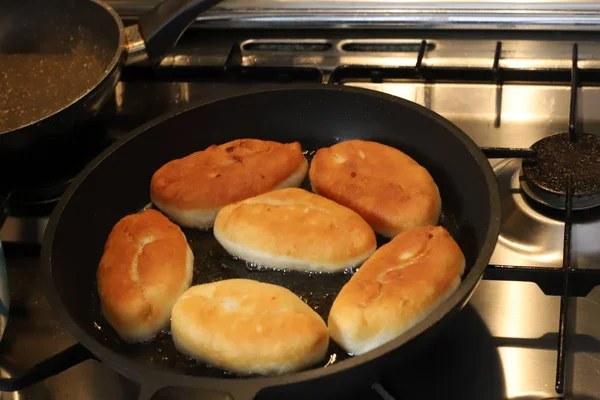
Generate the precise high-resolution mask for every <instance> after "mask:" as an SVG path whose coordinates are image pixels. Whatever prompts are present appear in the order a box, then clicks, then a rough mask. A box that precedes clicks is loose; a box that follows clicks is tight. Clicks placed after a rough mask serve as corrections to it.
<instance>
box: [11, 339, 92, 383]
mask: <svg viewBox="0 0 600 400" xmlns="http://www.w3.org/2000/svg"><path fill="white" fill-rule="evenodd" d="M90 358H94V356H93V355H92V353H90V352H89V351H88V350H87V349H86V348H85V347H83V346H82V345H81V344H79V343H77V344H74V345H73V346H71V347H69V348H67V349H65V350H63V351H61V352H60V353H58V354H55V355H53V356H52V357H50V358H48V359H47V360H44V361H42V362H41V363H39V364H37V365H36V366H34V367H33V368H31V369H29V370H28V371H26V372H24V373H23V374H21V375H18V376H13V377H12V378H2V379H0V391H1V392H15V391H18V390H21V389H24V388H26V387H28V386H31V385H33V384H34V383H38V382H41V381H43V380H44V379H46V378H49V377H51V376H54V375H58V374H60V373H61V372H63V371H65V370H67V369H69V368H71V367H74V366H75V365H77V364H80V363H82V362H84V361H85V360H88V359H90Z"/></svg>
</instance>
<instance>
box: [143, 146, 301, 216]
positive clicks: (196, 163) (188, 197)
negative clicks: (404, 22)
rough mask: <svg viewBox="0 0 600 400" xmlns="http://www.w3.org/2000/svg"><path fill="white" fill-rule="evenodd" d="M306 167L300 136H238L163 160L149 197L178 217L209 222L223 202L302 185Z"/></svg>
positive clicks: (153, 180) (153, 179)
mask: <svg viewBox="0 0 600 400" xmlns="http://www.w3.org/2000/svg"><path fill="white" fill-rule="evenodd" d="M307 172H308V162H307V161H306V158H305V157H304V154H302V148H301V146H300V143H298V142H294V143H287V144H282V143H277V142H271V141H266V140H258V139H238V140H234V141H231V142H228V143H224V144H221V145H218V146H217V145H213V146H210V147H208V148H206V149H205V150H202V151H198V152H196V153H193V154H190V155H189V156H187V157H184V158H181V159H177V160H173V161H170V162H168V163H167V164H165V165H163V166H162V167H161V168H159V169H158V170H157V171H156V172H155V173H154V175H153V176H152V180H151V182H150V198H151V199H152V202H153V203H154V204H155V205H156V207H158V208H159V209H160V210H161V211H163V212H164V213H165V214H166V215H168V216H169V217H170V218H171V219H172V220H173V221H175V222H176V223H178V224H180V225H182V226H187V227H190V228H210V227H211V226H212V225H213V223H214V221H215V217H216V215H217V212H218V211H219V210H220V209H221V207H223V206H226V205H227V204H231V203H234V202H236V201H240V200H243V199H247V198H249V197H253V196H257V195H259V194H262V193H265V192H268V191H270V190H275V189H281V188H287V187H297V186H300V185H301V184H302V181H303V180H304V178H305V177H306V173H307Z"/></svg>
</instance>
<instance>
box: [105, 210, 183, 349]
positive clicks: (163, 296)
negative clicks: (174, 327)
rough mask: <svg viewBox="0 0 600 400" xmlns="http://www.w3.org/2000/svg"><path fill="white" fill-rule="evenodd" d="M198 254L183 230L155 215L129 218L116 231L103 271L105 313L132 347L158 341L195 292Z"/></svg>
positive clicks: (149, 212) (147, 213)
mask: <svg viewBox="0 0 600 400" xmlns="http://www.w3.org/2000/svg"><path fill="white" fill-rule="evenodd" d="M193 264H194V255H193V254H192V251H191V249H190V248H189V246H188V243H187V240H186V238H185V236H184V234H183V232H181V229H179V227H178V226H177V225H175V224H174V223H172V222H171V221H169V220H168V219H167V217H165V216H164V215H162V214H161V213H159V212H158V211H155V210H147V211H144V212H142V213H140V214H133V215H128V216H126V217H124V218H123V219H121V220H120V221H119V222H117V224H116V225H115V226H114V227H113V229H112V231H111V232H110V234H109V236H108V239H107V241H106V244H105V246H104V254H103V255H102V259H101V260H100V265H99V267H98V271H97V278H98V292H99V294H100V302H101V306H102V312H103V314H104V316H105V317H106V319H107V321H108V322H109V323H110V325H111V326H112V327H113V328H114V329H115V331H116V332H117V333H118V334H119V336H121V338H122V339H123V340H125V341H128V342H143V341H147V340H150V339H152V338H153V337H154V336H155V335H156V334H157V333H158V332H159V331H160V330H162V329H163V328H166V327H167V326H168V325H169V319H170V318H171V307H173V304H174V303H175V301H176V300H177V298H178V297H179V296H180V295H181V294H182V293H183V292H184V291H185V290H186V289H187V288H189V287H190V285H191V282H192V271H193Z"/></svg>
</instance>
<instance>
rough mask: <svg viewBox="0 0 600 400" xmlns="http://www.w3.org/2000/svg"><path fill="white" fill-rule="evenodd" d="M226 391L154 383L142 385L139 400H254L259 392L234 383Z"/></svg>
mask: <svg viewBox="0 0 600 400" xmlns="http://www.w3.org/2000/svg"><path fill="white" fill-rule="evenodd" d="M244 383H247V382H244ZM248 383H249V382H248ZM224 390H227V393H224V392H223V391H211V390H206V389H200V388H194V387H162V386H160V385H157V384H153V383H142V384H140V393H139V396H138V400H171V399H177V400H197V399H202V400H253V399H254V398H255V397H256V395H257V393H258V392H259V389H258V388H256V387H254V386H253V385H244V384H241V385H240V382H232V385H231V387H230V388H224Z"/></svg>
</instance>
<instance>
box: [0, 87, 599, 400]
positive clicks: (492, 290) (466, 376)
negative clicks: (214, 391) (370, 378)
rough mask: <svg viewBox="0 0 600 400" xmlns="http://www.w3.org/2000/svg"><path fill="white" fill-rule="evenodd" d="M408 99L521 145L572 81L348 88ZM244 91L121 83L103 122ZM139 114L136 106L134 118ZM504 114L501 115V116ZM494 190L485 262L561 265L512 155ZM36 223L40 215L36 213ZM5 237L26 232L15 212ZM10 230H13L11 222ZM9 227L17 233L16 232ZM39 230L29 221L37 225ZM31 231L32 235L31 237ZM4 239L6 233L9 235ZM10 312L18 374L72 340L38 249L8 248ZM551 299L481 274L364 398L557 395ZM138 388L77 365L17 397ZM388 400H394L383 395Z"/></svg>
mask: <svg viewBox="0 0 600 400" xmlns="http://www.w3.org/2000/svg"><path fill="white" fill-rule="evenodd" d="M354 85H358V86H363V87H368V88H371V89H375V90H383V91H386V92H389V93H391V94H394V95H397V96H400V97H403V98H406V99H408V100H412V101H415V102H417V103H420V104H422V105H425V106H426V107H429V108H431V109H432V110H434V111H436V112H438V113H440V114H441V115H443V116H445V117H446V118H448V119H450V120H451V121H453V122H454V123H455V124H457V125H458V126H459V127H461V128H462V129H463V130H464V131H465V132H467V133H468V134H469V135H470V136H471V137H472V138H473V139H474V140H475V141H476V142H477V144H479V145H480V146H510V147H528V146H529V145H531V144H532V143H534V142H535V141H537V140H539V139H540V138H542V137H544V136H547V135H549V134H551V133H555V132H560V131H565V130H566V129H567V125H568V112H569V88H568V87H566V86H564V87H563V86H555V85H548V86H545V85H524V84H520V85H510V84H505V85H504V86H503V87H502V89H501V96H500V97H498V88H497V87H496V85H492V84H490V85H487V84H477V85H474V84H458V83H448V84H446V83H436V84H428V83H385V84H375V83H354ZM248 88H249V86H247V85H246V86H244V85H229V84H222V85H221V84H212V83H210V84H209V83H198V82H196V83H188V82H180V83H177V82H169V83H160V82H143V81H135V82H122V83H120V84H119V87H118V88H117V92H116V96H115V102H114V104H113V105H112V108H113V111H114V114H110V119H111V121H113V122H114V121H115V118H116V119H118V121H120V122H119V123H118V125H119V127H120V128H119V129H116V130H115V131H114V132H113V133H114V135H116V136H119V135H120V134H122V133H123V132H125V131H127V130H129V129H131V128H133V127H134V126H136V125H139V124H140V123H142V122H143V119H144V118H148V116H153V115H158V114H160V113H162V112H165V111H166V110H167V109H170V108H173V107H186V106H188V105H189V104H190V103H195V102H198V101H203V100H210V99H211V98H214V96H218V97H221V96H227V95H231V94H233V93H238V92H240V91H244V90H246V89H248ZM597 104H600V90H599V89H598V88H589V87H586V88H584V89H581V90H580V101H579V113H580V119H583V120H584V121H585V131H586V132H590V133H597V132H600V115H599V114H598V113H597V112H596V110H595V108H596V105H597ZM140 110H144V112H143V113H140ZM498 110H501V113H500V114H501V118H500V119H499V111H498ZM491 163H492V165H493V166H494V169H495V171H496V174H497V176H498V180H499V184H500V188H501V191H502V213H503V223H502V228H501V236H500V239H499V241H498V245H497V247H496V250H495V252H494V255H493V258H492V261H491V262H492V263H494V264H509V265H526V266H541V267H560V265H561V260H562V240H563V239H562V238H563V237H562V234H563V226H562V222H561V221H560V219H559V218H553V217H551V216H547V215H544V214H542V213H540V212H539V211H538V210H536V209H534V208H532V207H530V206H529V205H528V204H527V203H526V202H524V201H523V199H522V197H521V195H520V194H519V193H518V192H517V191H516V190H515V185H516V183H515V182H516V181H515V179H517V178H516V177H517V175H518V169H519V161H518V160H511V159H506V160H491ZM32 221H35V223H36V224H39V223H40V221H42V222H41V223H43V219H39V218H33V219H32ZM13 222H14V223H13V224H12V225H11V224H7V225H6V226H5V228H4V229H3V231H2V235H3V237H5V238H7V239H9V238H10V236H11V235H13V237H15V238H17V237H18V234H15V231H14V229H17V230H18V229H24V228H23V224H22V223H19V219H13ZM11 226H12V227H13V231H11V230H10V229H9V228H10V227H11ZM15 227H17V228H15ZM40 231H41V229H40V228H38V231H36V232H38V233H39V232H40ZM596 232H600V222H598V221H597V220H590V221H588V222H586V223H576V224H574V225H573V266H575V267H581V268H583V267H586V268H599V263H598V261H599V260H600V245H598V242H597V240H596V239H595V237H597V234H595V233H596ZM34 236H35V235H34ZM9 241H10V240H9ZM6 247H7V248H6V253H7V264H8V268H9V282H10V288H11V293H12V299H13V301H12V304H11V306H12V309H11V316H10V319H9V324H8V327H7V331H6V334H5V337H4V339H3V340H2V342H0V367H4V368H7V369H9V370H11V371H15V372H16V373H18V371H22V370H25V369H26V368H28V367H30V366H31V365H33V364H35V363H36V362H37V361H39V360H42V359H44V358H46V357H48V356H50V355H52V354H54V353H56V352H58V351H60V350H62V349H64V348H65V347H66V346H68V345H70V344H72V343H73V338H72V337H71V336H70V335H69V334H68V333H67V332H66V330H65V329H64V328H63V327H61V326H60V324H59V323H58V322H57V320H56V317H55V315H54V313H53V312H52V310H51V309H50V307H49V305H48V303H47V302H46V300H45V298H44V296H43V294H42V282H41V281H40V276H39V273H38V261H39V259H38V255H37V246H35V245H34V246H16V245H11V244H10V243H8V244H7V245H6ZM559 303H560V299H559V298H558V297H556V296H546V295H545V294H543V293H542V291H541V290H540V289H539V288H538V287H537V286H536V285H535V284H533V283H524V282H500V281H483V282H482V283H481V285H480V286H479V288H478V289H477V291H476V292H475V294H474V296H473V298H472V300H471V302H470V303H469V305H468V306H467V308H466V309H465V310H464V312H462V313H461V314H460V315H459V317H458V318H457V319H456V320H455V321H454V323H452V325H451V326H449V329H448V330H447V331H446V332H445V333H444V334H443V335H442V337H441V338H440V339H439V340H438V341H437V342H436V343H434V344H433V345H431V346H430V347H429V348H428V349H426V350H425V351H424V352H423V353H422V354H421V355H420V356H419V357H418V358H417V359H415V360H412V361H411V364H410V368H407V369H406V370H397V371H389V372H388V373H387V374H386V375H385V376H384V377H382V379H381V381H380V383H379V384H377V385H375V386H374V387H371V386H369V384H365V388H364V391H363V392H361V393H357V398H363V399H381V398H383V399H386V400H387V399H391V398H395V399H398V400H400V399H448V398H452V399H483V398H485V399H505V398H510V399H539V398H550V397H556V395H557V394H556V392H555V389H554V382H555V374H556V357H557V354H556V353H557V352H556V345H557V340H558V333H557V332H558V322H559V321H558V319H559ZM569 308H570V319H569V323H570V325H571V326H570V327H569V329H568V330H567V333H568V335H569V336H568V337H567V339H568V341H567V346H568V347H567V371H566V377H567V379H566V388H565V391H566V393H565V395H566V397H567V398H570V399H593V398H600V323H599V322H598V320H597V315H599V313H600V288H596V289H594V290H593V291H592V292H591V293H590V294H589V295H588V296H587V297H584V298H578V299H572V300H571V301H570V305H569ZM135 393H136V387H135V385H133V384H132V383H131V382H128V381H126V380H125V379H123V378H121V377H120V376H118V375H117V374H116V373H114V372H112V371H111V370H110V369H108V368H107V367H105V366H103V365H101V364H100V363H97V362H95V361H87V362H86V363H84V364H82V365H80V366H77V367H74V368H72V369H71V370H69V371H66V372H64V373H62V374H60V375H59V376H57V377H54V378H51V379H48V380H47V381H45V382H43V383H40V384H37V385H35V386H33V387H32V388H30V389H28V392H25V391H24V392H23V393H22V394H21V396H22V398H31V399H38V398H39V399H45V398H54V399H66V398H73V397H75V398H88V399H100V398H102V399H106V398H111V399H120V398H131V397H132V396H134V395H135ZM389 396H392V397H389Z"/></svg>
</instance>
